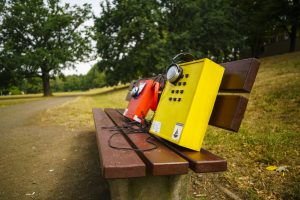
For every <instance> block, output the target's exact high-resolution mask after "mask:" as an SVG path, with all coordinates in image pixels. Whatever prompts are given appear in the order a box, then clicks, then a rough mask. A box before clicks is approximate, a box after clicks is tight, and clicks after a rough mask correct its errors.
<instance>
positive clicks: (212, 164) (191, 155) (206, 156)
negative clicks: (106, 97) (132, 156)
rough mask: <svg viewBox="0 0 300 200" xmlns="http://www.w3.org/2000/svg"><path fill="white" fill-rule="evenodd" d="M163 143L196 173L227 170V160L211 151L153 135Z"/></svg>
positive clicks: (119, 110) (120, 111) (120, 110)
mask: <svg viewBox="0 0 300 200" xmlns="http://www.w3.org/2000/svg"><path fill="white" fill-rule="evenodd" d="M116 110H117V111H118V112H119V113H123V111H124V109H116ZM153 137H155V138H156V139H157V140H159V141H160V142H161V143H163V144H164V145H166V146H168V147H169V148H170V149H172V150H173V151H175V152H176V153H177V154H179V155H180V156H182V157H183V158H184V159H186V160H188V161H189V167H190V168H191V169H192V170H194V171H195V172H197V173H204V172H221V171H226V170H227V161H226V160H224V159H223V158H221V157H219V156H217V155H214V154H213V153H211V152H209V151H207V150H204V149H201V151H200V152H197V151H192V150H189V149H186V148H183V147H180V146H178V145H175V144H173V143H171V142H169V141H166V140H164V139H162V138H160V137H157V136H155V135H153Z"/></svg>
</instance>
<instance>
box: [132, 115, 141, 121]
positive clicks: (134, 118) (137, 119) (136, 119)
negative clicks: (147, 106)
mask: <svg viewBox="0 0 300 200" xmlns="http://www.w3.org/2000/svg"><path fill="white" fill-rule="evenodd" d="M133 120H135V121H137V122H138V123H141V122H142V120H141V119H140V118H139V117H138V116H137V115H134V116H133Z"/></svg>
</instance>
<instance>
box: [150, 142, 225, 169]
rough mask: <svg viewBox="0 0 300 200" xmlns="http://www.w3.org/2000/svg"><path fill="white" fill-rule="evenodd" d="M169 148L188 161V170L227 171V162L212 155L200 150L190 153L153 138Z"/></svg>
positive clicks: (190, 151) (187, 150)
mask: <svg viewBox="0 0 300 200" xmlns="http://www.w3.org/2000/svg"><path fill="white" fill-rule="evenodd" d="M155 137H156V138H157V139H158V140H160V141H161V142H162V143H164V144H165V145H166V146H168V147H169V148H171V149H173V151H175V152H176V153H178V154H179V155H180V156H182V157H183V158H185V159H186V160H188V161H189V164H190V168H191V169H192V170H194V171H195V172H197V173H207V172H222V171H226V170H227V161H226V160H224V159H223V158H221V157H219V156H217V155H214V154H213V153H211V152H209V151H207V150H205V149H201V150H200V152H197V151H192V150H189V149H186V148H183V147H180V146H178V145H175V144H173V143H171V142H169V141H166V140H164V139H162V138H159V137H157V136H155Z"/></svg>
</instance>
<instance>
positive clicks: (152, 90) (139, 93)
mask: <svg viewBox="0 0 300 200" xmlns="http://www.w3.org/2000/svg"><path fill="white" fill-rule="evenodd" d="M159 88H160V84H159V83H158V82H155V81H154V80H152V79H142V80H139V81H137V83H136V84H135V85H134V86H133V88H132V90H131V96H132V98H131V99H130V101H129V104H128V107H127V109H126V110H125V111H124V113H123V115H124V116H125V117H128V118H130V119H133V120H134V121H137V122H139V123H143V121H144V120H145V117H146V115H147V113H148V111H149V109H151V110H153V111H155V110H156V107H157V104H158V93H159Z"/></svg>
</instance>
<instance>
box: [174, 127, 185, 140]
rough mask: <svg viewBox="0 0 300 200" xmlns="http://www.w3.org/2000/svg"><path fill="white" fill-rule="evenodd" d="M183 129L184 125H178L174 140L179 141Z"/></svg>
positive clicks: (175, 129)
mask: <svg viewBox="0 0 300 200" xmlns="http://www.w3.org/2000/svg"><path fill="white" fill-rule="evenodd" d="M182 129H183V124H181V123H176V125H175V128H174V131H173V134H172V139H173V140H176V141H179V139H180V136H181V133H182Z"/></svg>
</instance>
